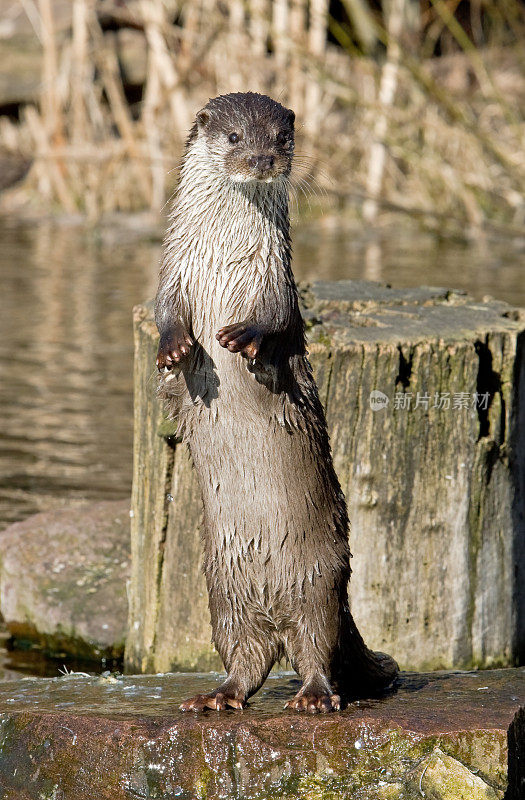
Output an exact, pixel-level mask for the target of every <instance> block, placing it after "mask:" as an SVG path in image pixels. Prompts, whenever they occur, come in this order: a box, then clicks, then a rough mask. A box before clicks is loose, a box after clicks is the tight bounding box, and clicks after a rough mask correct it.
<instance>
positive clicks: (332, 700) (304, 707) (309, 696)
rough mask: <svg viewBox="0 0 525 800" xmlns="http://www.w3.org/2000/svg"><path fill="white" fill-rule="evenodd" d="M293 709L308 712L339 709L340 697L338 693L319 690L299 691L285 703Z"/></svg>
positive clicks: (323, 712) (325, 711)
mask: <svg viewBox="0 0 525 800" xmlns="http://www.w3.org/2000/svg"><path fill="white" fill-rule="evenodd" d="M285 708H291V709H292V710H293V711H308V712H309V713H310V714H319V713H321V714H326V713H328V711H339V710H340V708H341V698H340V697H339V695H338V694H321V693H320V692H303V693H301V692H299V693H298V694H296V695H295V697H293V698H292V699H291V700H288V702H287V703H286V705H285Z"/></svg>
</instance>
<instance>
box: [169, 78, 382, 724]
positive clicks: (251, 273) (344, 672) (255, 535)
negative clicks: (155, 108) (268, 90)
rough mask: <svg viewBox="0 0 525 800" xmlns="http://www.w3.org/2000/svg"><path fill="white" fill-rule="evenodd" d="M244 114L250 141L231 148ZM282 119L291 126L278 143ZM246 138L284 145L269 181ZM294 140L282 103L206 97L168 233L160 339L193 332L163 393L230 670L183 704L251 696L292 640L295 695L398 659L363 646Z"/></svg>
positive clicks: (323, 696) (216, 631) (353, 685)
mask: <svg viewBox="0 0 525 800" xmlns="http://www.w3.org/2000/svg"><path fill="white" fill-rule="evenodd" d="M236 129H242V141H243V143H244V144H243V148H237V156H235V155H233V156H232V152H233V150H232V149H229V144H228V139H227V135H228V132H229V131H231V130H236ZM280 129H283V130H285V131H288V132H289V135H288V138H287V139H286V141H285V142H281V144H282V146H280V145H279V146H277V145H275V135H276V131H279V130H280ZM285 138H286V137H285V135H284V134H283V135H282V136H281V140H283V139H285ZM250 152H251V153H258V152H264V153H268V152H270V153H273V154H274V155H275V159H276V161H277V166H276V167H275V173H276V174H275V175H274V176H273V179H272V180H271V182H266V181H260V180H250V179H249V177H250V175H249V169H248V168H246V175H247V176H248V179H247V180H244V177H243V174H241V173H242V170H243V169H244V166H243V165H244V164H245V163H246V159H247V158H248V157H249V153H250ZM292 153H293V114H291V112H289V111H288V110H287V109H285V108H283V106H281V105H279V104H278V103H275V102H274V101H272V100H270V99H269V98H266V97H261V96H260V95H251V94H246V95H228V96H226V97H223V98H216V99H215V100H213V101H210V103H209V104H208V106H206V107H205V109H204V110H203V112H201V113H200V116H198V120H197V122H196V124H195V125H194V127H193V129H192V131H191V133H190V137H189V140H188V144H187V149H186V153H185V156H184V159H183V163H182V167H181V174H180V182H179V187H178V190H177V193H176V197H175V202H174V206H173V211H172V216H171V221H170V226H169V229H168V232H167V236H166V240H165V254H164V260H163V264H162V268H161V276H160V285H159V291H158V295H157V301H156V320H157V325H158V328H159V332H160V334H161V351H162V347H163V346H164V347H166V345H165V344H164V345H163V344H162V342H164V343H166V342H169V340H170V335H171V336H172V331H173V326H174V322H175V321H176V322H177V324H179V325H180V326H181V330H183V331H187V332H188V334H189V337H190V339H191V340H192V341H194V344H193V346H192V347H191V348H190V349H189V353H188V354H187V355H186V356H185V357H183V358H181V361H180V365H179V366H175V367H174V369H173V370H172V372H171V373H169V374H165V375H163V376H162V377H161V379H160V393H161V395H162V396H163V397H164V398H165V402H166V407H167V409H168V411H169V414H170V416H171V417H172V418H177V419H178V422H179V430H180V433H181V434H182V436H183V438H184V439H185V440H186V441H187V442H188V445H189V447H190V451H191V454H192V457H193V461H194V464H195V468H196V470H197V474H198V477H199V482H200V487H201V490H202V496H203V501H204V530H203V545H204V552H205V560H204V570H205V575H206V582H207V587H208V593H209V606H210V612H211V623H212V630H213V641H214V643H215V646H216V648H217V650H218V652H219V654H220V656H221V658H222V660H223V662H224V665H225V667H226V669H227V671H228V676H229V677H228V679H227V681H226V683H225V684H224V685H223V686H222V687H220V688H219V690H218V692H217V691H216V692H213V693H210V695H204V696H201V698H200V699H198V698H193V699H192V701H188V703H187V704H185V706H184V707H185V708H192V709H196V710H199V709H200V708H205V707H217V708H223V707H225V706H226V705H232V706H234V707H241V706H242V705H243V704H244V702H245V700H246V698H247V697H249V696H250V695H251V694H253V693H254V692H255V691H257V689H258V688H259V687H260V686H261V684H262V683H263V681H264V680H265V678H266V676H267V674H268V672H269V671H270V669H271V667H272V666H273V664H274V663H275V662H276V661H277V660H278V659H280V658H281V657H282V656H283V655H284V654H286V655H287V656H288V658H289V659H290V662H291V664H292V665H293V667H294V669H295V670H296V671H297V672H298V674H299V675H300V677H301V678H302V680H303V682H304V685H303V689H302V690H301V692H300V693H299V697H298V698H296V699H295V700H294V701H293V702H292V703H291V705H292V707H294V708H297V709H298V710H302V709H303V708H304V709H307V710H311V711H318V710H319V711H324V710H330V709H331V708H338V706H339V703H338V700H339V698H338V697H336V692H339V693H341V694H343V695H344V696H346V697H352V696H362V695H366V694H370V693H373V692H374V691H376V690H377V689H378V688H380V687H383V686H385V685H386V684H388V683H390V682H391V681H392V679H393V678H394V677H395V674H396V672H397V666H396V665H395V663H394V662H393V661H392V660H391V659H389V658H388V657H381V656H380V655H379V654H374V653H372V652H371V651H369V650H368V649H367V648H366V647H365V645H364V643H363V641H362V639H361V637H360V635H359V633H358V631H357V629H356V627H355V625H354V622H353V620H352V617H351V614H350V611H349V607H348V598H347V585H348V580H349V577H350V566H349V556H350V553H349V547H348V536H347V532H348V516H347V509H346V503H345V499H344V496H343V494H342V491H341V488H340V486H339V482H338V480H337V477H336V474H335V471H334V468H333V465H332V459H331V453H330V446H329V441H328V435H327V429H326V422H325V417H324V413H323V409H322V407H321V404H320V401H319V396H318V392H317V387H316V384H315V381H314V379H313V376H312V370H311V367H310V364H309V361H308V359H307V355H306V347H305V336H304V325H303V321H302V318H301V315H300V311H299V307H298V300H297V290H296V286H295V281H294V278H293V274H292V271H291V266H290V236H289V219H288V191H289V181H288V175H289V172H290V165H291V158H292ZM247 154H248V155H247ZM239 176H240V178H241V179H242V180H237V178H238V177H239ZM245 320H248V321H250V323H253V325H254V326H255V329H256V330H260V331H261V332H262V336H261V340H260V349H259V352H258V355H257V357H256V358H255V359H253V360H252V359H247V358H245V357H244V356H243V354H242V353H240V352H237V353H235V352H230V351H229V350H228V349H225V347H223V346H221V344H220V343H219V341H218V340H217V338H216V334H217V331H218V330H219V329H220V328H222V327H223V326H225V325H229V324H232V323H237V322H240V321H245ZM161 351H159V352H161ZM203 697H204V699H202V698H203ZM334 697H335V699H333V698H334Z"/></svg>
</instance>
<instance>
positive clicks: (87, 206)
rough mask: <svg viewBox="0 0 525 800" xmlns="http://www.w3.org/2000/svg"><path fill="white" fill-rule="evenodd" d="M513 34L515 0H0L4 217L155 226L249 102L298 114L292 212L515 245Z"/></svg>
mask: <svg viewBox="0 0 525 800" xmlns="http://www.w3.org/2000/svg"><path fill="white" fill-rule="evenodd" d="M524 32H525V14H524V4H523V3H522V2H520V0H470V2H469V1H468V0H418V1H417V2H416V0H389V2H386V0H384V2H380V1H379V0H220V1H219V2H215V1H214V0H180V1H179V2H177V0H128V1H126V0H71V2H67V1H66V0H16V1H15V0H0V65H1V69H0V74H1V78H0V183H1V185H2V187H3V188H4V190H5V189H8V191H7V194H6V193H5V191H4V198H3V206H2V207H3V208H6V207H7V208H8V209H10V210H15V211H16V210H17V209H21V208H27V206H28V205H29V207H31V208H33V209H36V208H38V206H39V205H42V206H44V207H45V208H46V210H49V209H50V208H55V209H57V210H60V211H65V212H67V213H70V214H72V213H77V212H81V213H83V214H85V215H87V217H88V218H89V219H90V220H96V219H98V218H100V217H101V215H104V214H106V213H107V212H114V211H117V210H118V211H126V212H130V211H140V210H144V209H151V210H152V211H153V212H155V213H158V212H159V211H160V210H161V209H162V208H163V206H164V205H165V203H166V200H167V199H168V198H169V196H170V194H171V193H172V191H173V187H174V184H175V180H176V166H177V162H178V158H179V156H180V152H181V148H182V146H183V143H184V140H185V137H186V134H187V131H188V129H189V127H190V125H191V122H192V119H193V117H194V115H195V112H196V111H197V110H198V109H199V108H200V107H201V106H202V105H203V104H204V103H205V102H206V101H207V99H208V98H209V97H212V96H214V95H216V94H219V93H224V92H230V91H239V90H247V89H250V90H253V91H260V92H264V93H267V94H270V95H271V96H273V97H275V98H276V99H279V100H280V101H281V102H283V103H284V104H287V105H289V106H290V107H292V108H294V110H295V112H296V115H297V159H296V175H295V186H296V192H295V193H296V198H297V201H298V202H299V204H301V205H302V204H303V203H306V204H307V205H308V204H309V205H310V206H312V205H313V206H314V207H317V206H322V205H323V204H325V203H327V202H328V203H330V204H331V205H332V207H333V206H334V204H335V205H336V206H337V207H339V206H341V207H346V206H348V205H351V206H353V207H355V208H357V209H358V211H359V213H362V214H363V216H364V218H365V220H367V221H368V222H371V221H374V220H375V219H376V217H377V216H378V215H380V214H381V213H382V212H384V211H388V212H392V211H399V212H401V213H403V214H405V213H406V214H410V215H411V216H412V217H416V218H420V219H421V221H422V223H423V224H424V225H425V226H428V227H430V228H431V229H434V230H439V231H443V232H445V233H459V234H461V235H463V234H464V233H465V232H472V231H474V232H475V231H476V230H479V229H481V228H484V229H487V228H488V229H490V228H493V229H495V230H497V231H498V232H505V233H509V234H512V233H520V231H521V230H522V226H523V222H524V215H525V205H524V193H523V189H524V184H525V156H524V152H525V149H524V147H523V144H524V133H525V127H524V115H523V110H524V108H525V78H524V75H525V73H524V62H525V48H524V45H523V42H524ZM6 198H7V199H6Z"/></svg>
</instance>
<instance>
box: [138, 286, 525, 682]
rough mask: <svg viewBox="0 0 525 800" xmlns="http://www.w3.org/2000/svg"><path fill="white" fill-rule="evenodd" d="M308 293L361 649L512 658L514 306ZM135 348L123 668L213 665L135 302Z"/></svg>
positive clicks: (519, 629)
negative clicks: (343, 505)
mask: <svg viewBox="0 0 525 800" xmlns="http://www.w3.org/2000/svg"><path fill="white" fill-rule="evenodd" d="M302 300H303V303H304V309H305V311H304V313H305V317H306V320H307V326H308V334H309V335H308V338H309V350H310V358H311V361H312V364H313V367H314V371H315V375H316V379H317V381H318V384H319V390H320V395H321V399H322V401H323V403H324V406H325V409H326V413H327V419H328V427H329V430H330V435H331V442H332V449H333V455H334V462H335V467H336V470H337V473H338V475H339V478H340V480H341V484H342V487H343V490H344V492H345V494H346V497H347V500H348V504H349V512H350V519H351V525H352V528H351V533H350V542H351V547H352V552H353V554H354V559H353V564H352V566H353V570H354V571H353V575H352V580H351V587H350V596H351V603H352V612H353V614H354V616H355V619H356V622H357V624H358V626H359V628H360V630H361V631H362V633H363V635H364V637H365V639H366V640H367V642H368V644H369V645H370V646H372V647H374V648H375V649H381V650H384V651H386V652H389V653H392V655H394V656H395V658H396V659H397V660H398V661H399V663H400V664H401V665H402V666H403V667H405V668H416V669H434V668H449V667H472V666H480V667H485V666H494V665H498V664H500V665H507V664H513V663H516V661H517V660H518V659H519V658H520V656H522V655H523V652H524V649H525V648H524V646H525V628H524V620H525V614H524V613H523V612H524V611H525V535H524V534H525V514H524V504H525V348H524V343H525V336H524V330H525V312H523V311H521V310H519V309H514V308H512V307H511V306H509V305H507V304H505V303H502V302H499V301H495V300H487V301H484V302H478V301H475V300H473V299H472V298H471V297H468V296H467V295H466V294H462V293H460V292H454V291H449V290H446V289H439V288H429V287H423V288H417V289H402V290H395V289H392V288H390V287H388V286H383V285H379V284H374V283H365V282H347V281H344V282H338V283H316V284H313V285H311V286H310V287H305V288H304V290H303V291H302ZM135 343H136V361H135V364H136V366H135V453H134V483H133V499H132V508H133V514H134V516H133V519H132V578H131V585H130V592H129V599H130V617H129V634H128V640H127V646H126V663H127V668H128V669H130V670H135V671H165V670H173V669H195V668H199V669H209V668H214V667H216V666H218V665H219V663H220V662H219V660H218V656H217V654H216V653H215V651H214V650H213V648H212V646H211V644H210V626H209V615H208V608H207V595H206V588H205V583H204V578H203V576H202V573H201V545H200V541H199V526H200V514H201V502H200V497H199V490H198V486H197V482H196V477H195V475H194V473H193V470H192V467H191V464H190V460H189V457H188V454H187V451H186V448H185V446H182V445H180V444H177V442H175V441H174V438H173V433H174V426H173V425H172V424H171V423H168V422H167V421H166V420H165V419H164V417H163V413H162V408H161V405H160V403H159V402H158V401H157V399H156V398H155V366H154V362H155V351H156V346H157V332H156V328H155V325H154V322H153V319H152V314H151V308H150V307H149V306H138V307H137V308H136V309H135ZM232 413H235V409H232ZM271 511H272V510H271V508H269V509H268V513H269V514H271Z"/></svg>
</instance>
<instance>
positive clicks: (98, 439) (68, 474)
mask: <svg viewBox="0 0 525 800" xmlns="http://www.w3.org/2000/svg"><path fill="white" fill-rule="evenodd" d="M0 242H1V248H0V270H1V274H2V300H3V312H2V314H1V315H0V370H1V376H2V377H1V383H0V426H1V428H0V525H5V524H8V523H9V522H11V521H14V520H16V519H21V518H23V517H25V516H27V515H28V514H31V513H33V512H35V511H38V510H40V509H44V508H47V507H49V506H50V505H54V504H56V503H57V502H60V501H61V502H67V503H70V502H72V501H74V500H77V499H80V498H96V499H111V498H119V497H124V496H126V495H128V494H129V492H130V480H131V447H132V350H133V343H132V330H131V308H132V306H133V305H134V304H135V303H137V302H140V301H142V300H144V299H146V298H148V297H152V296H153V294H154V292H155V288H156V282H157V270H158V260H159V254H160V244H159V243H158V242H151V241H144V240H141V239H140V238H138V237H137V236H135V235H130V234H129V231H128V232H126V231H121V232H120V233H119V232H117V234H116V235H114V236H112V239H111V242H109V241H107V240H105V239H104V237H102V238H101V237H100V236H96V235H95V234H93V233H89V232H85V231H82V230H81V229H76V228H64V227H61V228H56V227H52V226H49V225H39V226H29V225H27V224H26V225H24V226H15V225H13V224H11V225H10V224H8V223H6V222H5V221H4V222H0ZM518 246H519V243H518V245H513V244H512V243H510V244H509V243H508V242H505V241H502V242H500V243H495V244H492V245H491V246H490V247H489V246H487V244H486V243H485V242H484V243H483V244H482V245H480V246H479V247H476V246H475V245H471V246H469V247H466V246H465V245H463V244H459V243H451V242H444V241H439V240H437V239H436V238H435V237H432V236H430V235H423V234H414V232H404V231H403V230H399V229H396V230H394V231H392V230H388V231H386V232H380V233H378V234H376V235H375V236H367V235H366V234H365V233H363V231H362V230H360V229H359V228H358V227H352V228H351V229H343V228H341V226H340V224H339V223H337V222H331V221H330V219H327V220H321V221H320V222H319V223H315V224H313V223H312V224H309V225H304V226H303V227H302V228H300V229H298V230H297V231H296V233H295V236H294V268H295V272H296V275H297V277H298V279H307V280H316V279H324V280H336V279H343V278H361V279H362V278H368V279H373V280H382V281H388V282H390V283H392V284H394V285H397V286H410V285H417V284H430V285H434V286H436V285H438V286H451V287H456V288H465V289H468V290H469V291H471V292H472V293H473V294H475V295H476V296H478V297H481V296H483V295H484V294H492V295H494V296H496V297H499V298H502V299H506V300H509V301H510V302H512V303H514V304H517V305H519V304H521V305H525V281H524V280H523V268H524V263H523V262H524V258H523V250H522V251H521V252H520V251H519V249H518ZM521 246H522V247H523V242H521ZM513 248H514V249H513ZM152 374H153V366H152Z"/></svg>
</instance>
